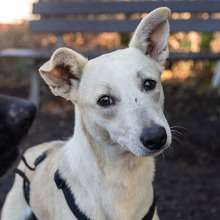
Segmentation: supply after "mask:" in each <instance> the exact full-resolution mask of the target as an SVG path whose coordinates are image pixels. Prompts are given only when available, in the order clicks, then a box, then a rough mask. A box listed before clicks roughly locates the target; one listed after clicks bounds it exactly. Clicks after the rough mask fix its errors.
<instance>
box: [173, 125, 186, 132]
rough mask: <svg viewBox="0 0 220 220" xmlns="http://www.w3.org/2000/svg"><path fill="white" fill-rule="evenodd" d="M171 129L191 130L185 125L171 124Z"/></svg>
mask: <svg viewBox="0 0 220 220" xmlns="http://www.w3.org/2000/svg"><path fill="white" fill-rule="evenodd" d="M170 129H171V130H172V129H183V130H185V131H187V132H190V130H189V129H188V128H186V127H183V126H180V125H175V126H171V127H170Z"/></svg>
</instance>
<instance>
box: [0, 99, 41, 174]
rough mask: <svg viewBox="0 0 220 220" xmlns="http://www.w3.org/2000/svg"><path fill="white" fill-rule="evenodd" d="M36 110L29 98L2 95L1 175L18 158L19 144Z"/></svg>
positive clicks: (0, 102)
mask: <svg viewBox="0 0 220 220" xmlns="http://www.w3.org/2000/svg"><path fill="white" fill-rule="evenodd" d="M36 110H37V109H36V106H35V105H34V104H32V103H31V102H29V101H27V100H24V99H21V98H14V97H9V96H5V95H0V177H1V176H3V175H4V174H5V173H6V172H7V171H8V170H9V169H10V167H11V166H12V165H13V163H14V162H15V161H16V159H17V158H18V156H19V150H18V145H19V144H20V142H21V140H22V138H23V137H24V136H25V135H26V134H27V131H28V130H29V128H30V126H31V124H32V122H33V120H34V118H35V115H36Z"/></svg>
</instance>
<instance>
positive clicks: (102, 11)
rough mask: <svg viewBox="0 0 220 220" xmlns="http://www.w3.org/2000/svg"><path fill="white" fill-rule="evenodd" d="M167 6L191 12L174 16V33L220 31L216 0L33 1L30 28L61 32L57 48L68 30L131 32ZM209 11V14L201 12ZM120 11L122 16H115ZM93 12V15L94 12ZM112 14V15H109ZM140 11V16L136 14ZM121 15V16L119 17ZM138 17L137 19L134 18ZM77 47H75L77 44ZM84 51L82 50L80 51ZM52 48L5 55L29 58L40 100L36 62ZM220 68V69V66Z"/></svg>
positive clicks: (199, 56) (176, 55)
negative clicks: (145, 17) (186, 16)
mask: <svg viewBox="0 0 220 220" xmlns="http://www.w3.org/2000/svg"><path fill="white" fill-rule="evenodd" d="M162 6H167V7H169V8H170V9H171V11H172V13H175V12H176V13H184V12H188V13H191V15H190V18H189V19H185V20H184V19H172V18H171V19H170V28H171V33H174V32H190V31H196V32H202V33H206V32H207V33H212V32H217V31H220V19H216V18H215V17H214V16H212V15H213V13H220V2H219V1H216V0H203V1H201V0H195V1H186V0H185V1H139V2H137V1H135V2H124V1H121V2H120V1H119V2H94V1H83V2H54V1H50V2H42V1H39V2H38V3H35V4H33V14H38V15H40V19H39V20H32V21H30V24H29V30H30V31H31V32H36V33H42V32H44V33H54V34H56V35H57V43H56V45H55V49H56V48H58V47H61V46H63V45H64V42H63V35H64V34H66V33H77V32H81V33H86V32H88V33H102V32H119V33H131V32H132V31H134V30H135V28H136V26H137V25H138V23H139V22H140V19H141V14H142V13H145V12H147V13H148V12H150V11H152V10H154V9H155V8H157V7H162ZM203 13H206V15H207V16H208V18H207V17H206V18H203V16H201V15H202V14H203ZM117 14H120V15H122V16H115V15H117ZM91 15H92V16H91ZM106 15H108V16H106ZM133 15H136V16H133ZM118 17H119V18H118ZM133 17H136V18H137V19H133ZM73 49H74V48H73ZM78 52H80V51H78ZM106 52H109V51H100V50H98V51H83V52H82V54H83V55H85V56H86V57H88V58H89V59H92V58H94V57H96V56H99V55H101V54H103V53H106ZM51 53H52V51H36V50H30V49H29V50H25V49H24V50H21V49H11V50H8V49H5V50H3V51H1V52H0V56H1V57H7V58H10V57H13V58H15V57H16V58H26V59H28V60H29V63H30V65H31V66H32V67H33V68H32V80H31V82H32V83H31V96H30V97H31V99H32V101H34V102H35V103H38V101H39V95H38V93H39V92H38V90H39V86H38V78H37V76H38V74H36V68H35V64H36V62H39V61H43V60H46V59H49V57H50V55H51ZM189 59H193V60H205V59H207V60H219V59H220V53H211V52H199V53H191V52H190V53H180V52H171V53H170V56H169V60H171V61H175V60H189ZM219 71H220V70H219Z"/></svg>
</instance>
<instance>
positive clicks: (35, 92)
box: [29, 61, 40, 107]
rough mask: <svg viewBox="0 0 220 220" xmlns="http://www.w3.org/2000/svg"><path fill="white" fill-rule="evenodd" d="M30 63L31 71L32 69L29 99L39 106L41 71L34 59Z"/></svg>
mask: <svg viewBox="0 0 220 220" xmlns="http://www.w3.org/2000/svg"><path fill="white" fill-rule="evenodd" d="M29 65H30V71H31V78H30V93H29V100H30V101H31V102H32V103H34V104H35V105H36V106H37V107H38V105H39V101H40V77H39V72H38V70H37V68H36V65H35V62H34V61H32V62H29Z"/></svg>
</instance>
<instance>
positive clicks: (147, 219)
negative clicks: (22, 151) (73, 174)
mask: <svg viewBox="0 0 220 220" xmlns="http://www.w3.org/2000/svg"><path fill="white" fill-rule="evenodd" d="M46 156H47V152H44V153H43V154H42V155H41V156H39V157H38V158H37V159H36V160H35V162H34V166H35V167H34V168H32V167H30V166H29V165H28V163H27V161H26V159H25V157H24V156H22V158H21V159H22V161H23V162H24V164H25V165H26V166H27V167H28V169H30V170H32V171H34V170H35V169H36V167H37V165H38V164H39V163H41V162H42V161H43V160H44V159H45V158H46ZM15 173H17V174H18V175H20V176H21V177H22V178H23V180H24V182H23V190H24V197H25V200H26V202H27V204H28V205H30V181H29V180H28V178H27V177H26V175H25V174H24V172H22V171H21V170H19V169H15ZM54 181H55V183H56V186H57V188H58V189H62V191H63V195H64V197H65V200H66V203H67V204H68V206H69V208H70V210H71V211H72V213H73V215H74V216H75V217H76V218H77V219H78V220H90V219H89V218H88V217H87V216H86V215H85V214H84V213H82V211H81V210H80V209H79V208H78V206H77V205H76V203H75V199H74V195H73V194H72V192H71V190H70V188H69V187H68V186H67V184H66V182H65V180H64V179H62V177H61V175H60V173H59V171H58V170H57V171H56V172H55V174H54ZM155 208H156V199H155V193H154V198H153V201H152V204H151V206H150V208H149V210H148V213H147V214H146V215H145V216H144V218H143V219H142V220H152V219H153V216H154V213H155ZM31 219H33V220H37V218H36V216H35V215H34V213H33V212H32V216H31Z"/></svg>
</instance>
